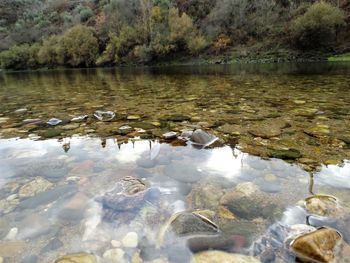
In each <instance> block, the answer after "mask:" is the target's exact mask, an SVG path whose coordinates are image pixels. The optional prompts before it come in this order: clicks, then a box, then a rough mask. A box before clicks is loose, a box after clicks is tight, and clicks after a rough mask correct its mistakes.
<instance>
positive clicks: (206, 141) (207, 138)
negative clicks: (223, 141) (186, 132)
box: [190, 129, 219, 147]
mask: <svg viewBox="0 0 350 263" xmlns="http://www.w3.org/2000/svg"><path fill="white" fill-rule="evenodd" d="M190 139H191V141H192V143H193V144H195V145H199V146H204V147H206V146H209V145H211V144H212V143H214V142H215V141H217V140H218V139H219V138H218V137H216V136H214V135H212V134H209V133H207V132H205V131H203V130H201V129H197V130H195V131H194V132H193V133H192V135H191V136H190Z"/></svg>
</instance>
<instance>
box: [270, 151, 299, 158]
mask: <svg viewBox="0 0 350 263" xmlns="http://www.w3.org/2000/svg"><path fill="white" fill-rule="evenodd" d="M268 156H269V157H271V158H278V159H282V160H295V159H298V158H300V157H301V153H300V151H299V150H297V149H269V151H268Z"/></svg>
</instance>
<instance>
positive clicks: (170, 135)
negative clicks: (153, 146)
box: [163, 132, 177, 140]
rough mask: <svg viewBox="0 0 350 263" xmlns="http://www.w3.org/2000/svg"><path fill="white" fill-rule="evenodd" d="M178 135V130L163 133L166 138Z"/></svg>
mask: <svg viewBox="0 0 350 263" xmlns="http://www.w3.org/2000/svg"><path fill="white" fill-rule="evenodd" d="M176 136H177V134H176V132H167V133H164V134H163V138H164V139H166V140H171V139H175V138H176Z"/></svg>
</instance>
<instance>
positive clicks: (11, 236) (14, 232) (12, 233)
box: [5, 227, 18, 240]
mask: <svg viewBox="0 0 350 263" xmlns="http://www.w3.org/2000/svg"><path fill="white" fill-rule="evenodd" d="M17 234H18V228H17V227H13V228H11V229H10V231H9V232H8V233H7V235H6V237H5V239H6V240H14V239H16V236H17Z"/></svg>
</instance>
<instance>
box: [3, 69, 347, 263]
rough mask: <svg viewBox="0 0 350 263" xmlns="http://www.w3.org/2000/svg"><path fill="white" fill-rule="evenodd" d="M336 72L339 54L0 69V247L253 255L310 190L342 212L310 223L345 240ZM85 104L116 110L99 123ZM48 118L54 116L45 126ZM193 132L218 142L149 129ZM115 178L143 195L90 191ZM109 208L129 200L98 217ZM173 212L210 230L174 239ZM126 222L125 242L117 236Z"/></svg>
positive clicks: (340, 91) (57, 252)
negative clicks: (129, 240)
mask: <svg viewBox="0 0 350 263" xmlns="http://www.w3.org/2000/svg"><path fill="white" fill-rule="evenodd" d="M349 76H350V66H349V65H339V64H308V65H291V64H287V65H266V66H261V65H260V66H258V65H250V66H243V65H241V66H230V67H228V66H214V67H212V66H211V67H184V68H164V69H161V68H156V69H138V70H131V69H124V70H114V69H104V70H100V69H99V70H68V71H48V72H22V73H11V74H2V75H0V101H1V104H0V127H1V128H0V136H1V139H0V175H1V177H0V213H1V218H0V238H1V241H0V256H1V257H2V258H5V260H7V261H5V262H53V261H54V260H55V259H57V258H58V257H60V256H63V255H66V254H73V253H81V252H82V253H89V254H93V255H95V256H96V258H98V259H99V260H100V261H101V262H109V261H108V257H109V256H110V254H108V251H109V250H110V249H114V251H116V249H117V250H118V251H119V252H118V253H120V252H121V251H122V252H123V253H124V254H123V255H122V257H123V260H124V261H126V262H131V261H132V258H134V260H135V258H136V257H140V258H141V259H143V260H144V262H152V260H155V259H163V260H165V259H166V260H168V261H169V262H186V261H189V260H190V258H191V254H192V253H195V252H197V251H201V250H205V249H208V248H215V249H221V250H226V251H229V252H235V253H241V254H251V255H257V256H259V255H258V251H256V250H255V249H254V246H252V244H253V243H254V242H255V243H256V242H258V241H259V238H261V237H262V236H266V235H267V233H269V232H268V229H269V228H271V227H273V226H275V225H276V224H282V225H293V224H307V223H308V224H310V222H309V221H308V216H309V215H310V213H308V212H307V211H306V210H305V209H304V208H302V203H303V201H304V199H306V198H307V197H310V196H313V195H317V194H326V195H331V196H335V197H336V198H337V203H338V205H339V207H340V208H341V211H342V216H341V217H340V220H337V221H336V222H334V220H333V219H334V218H332V216H330V217H329V218H328V219H327V218H326V219H325V218H323V219H322V220H323V221H322V220H321V223H320V222H319V221H320V220H319V221H317V220H314V221H312V222H311V224H315V226H317V227H318V226H323V225H327V224H328V225H330V226H332V227H335V228H336V229H337V230H338V231H340V232H341V234H342V236H343V239H344V240H345V241H346V242H349V239H350V232H349V231H348V229H350V223H349V222H350V219H349V218H350V217H349V209H350V191H349V189H350V183H349V182H350V181H349V172H350V162H349V161H348V160H349V159H350V147H349V144H350V133H349V128H350V89H349V87H350V78H349ZM96 110H109V111H113V112H115V113H116V117H115V119H113V120H112V121H111V122H100V121H98V120H96V119H95V118H94V117H93V115H92V114H93V112H94V111H96ZM84 114H87V115H89V118H88V119H87V120H86V121H83V122H78V123H74V122H70V120H71V119H72V118H73V117H77V116H80V115H84ZM53 117H55V118H59V119H61V120H63V123H61V124H60V125H58V126H49V125H47V124H46V122H47V121H48V120H49V119H50V118H53ZM34 119H35V121H34ZM123 125H130V126H131V127H132V129H131V130H130V131H129V132H127V133H122V132H121V131H120V130H119V127H121V126H123ZM196 128H201V129H203V130H206V131H207V132H209V133H211V134H214V135H216V136H217V137H219V141H218V142H216V143H215V144H214V145H212V146H211V147H207V148H198V147H194V145H192V144H191V142H188V141H181V140H175V141H165V140H164V139H163V138H162V134H163V133H165V132H169V131H176V132H178V134H180V133H181V130H183V129H186V130H190V129H196ZM296 153H297V154H296ZM269 157H270V158H269ZM274 157H278V158H274ZM126 176H129V177H130V176H131V177H133V178H137V179H139V180H140V182H142V183H143V184H144V185H145V186H146V188H147V189H152V190H153V191H152V192H151V193H152V195H151V198H148V197H147V198H145V199H144V200H141V201H140V200H139V199H137V198H136V199H133V198H127V199H125V203H126V202H130V204H129V203H126V204H124V203H122V202H121V203H118V202H120V201H119V199H117V201H114V203H113V202H112V203H111V204H110V203H106V202H103V201H101V200H103V198H104V197H106V196H107V195H108V194H107V193H112V195H113V193H116V194H118V191H120V189H119V188H120V181H121V180H123V178H125V177H126ZM118 187H119V188H118ZM237 192H240V193H244V194H246V195H247V198H246V199H245V203H244V204H240V203H239V199H234V198H236V197H235V196H236V194H237ZM117 197H118V198H119V197H120V196H119V195H117ZM230 198H232V200H231V199H230ZM262 200H267V201H266V202H265V201H262ZM231 201H232V202H231ZM232 203H234V204H236V203H237V204H238V205H237V206H231V204H232ZM114 204H116V206H118V207H120V206H123V207H124V205H125V206H127V207H129V206H131V207H133V208H135V209H133V210H126V209H124V210H123V209H118V207H113V209H112V210H113V211H112V212H113V213H112V215H111V214H108V213H109V212H110V210H111V208H110V207H109V206H113V205H114ZM139 204H140V205H139ZM245 204H246V205H247V207H248V208H246V207H245ZM183 211H189V212H193V211H197V212H199V213H201V214H202V215H204V216H205V217H206V218H208V219H210V220H211V221H212V222H214V223H215V224H216V225H217V227H218V228H219V229H220V234H219V235H214V236H215V238H213V236H210V235H206V234H204V235H203V233H200V235H199V237H197V239H195V240H194V241H190V242H187V239H186V238H183V237H178V236H176V235H174V234H173V233H169V232H171V231H170V230H169V229H168V228H167V225H168V224H169V220H171V218H173V217H174V215H177V213H181V212H183ZM332 220H333V221H332ZM174 231H175V232H176V229H175V230H174ZM130 232H132V233H133V235H134V232H135V233H136V235H137V239H138V240H137V244H136V247H134V246H128V245H125V236H128V233H129V234H130ZM192 234H194V235H196V234H198V233H192ZM123 240H124V241H123ZM208 240H209V241H208ZM227 240H230V242H227ZM134 241H135V240H134ZM208 243H210V244H209V245H208ZM114 256H115V257H117V256H116V255H114ZM25 260H28V261H25ZM29 260H32V261H29ZM114 260H116V258H115V259H114ZM119 260H121V259H120V258H119ZM293 261H294V259H291V262H293ZM164 262H167V261H164ZM262 262H268V261H264V260H263V259H262ZM275 262H278V261H277V259H276V261H275Z"/></svg>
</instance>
